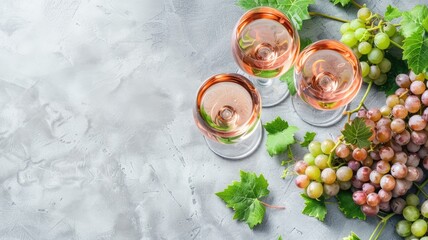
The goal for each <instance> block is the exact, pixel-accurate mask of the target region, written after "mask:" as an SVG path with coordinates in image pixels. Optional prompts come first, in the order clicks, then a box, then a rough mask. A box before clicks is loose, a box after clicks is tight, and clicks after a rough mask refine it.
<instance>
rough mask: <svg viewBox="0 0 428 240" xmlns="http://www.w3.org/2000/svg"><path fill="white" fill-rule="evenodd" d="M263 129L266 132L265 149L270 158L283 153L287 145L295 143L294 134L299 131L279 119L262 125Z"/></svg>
mask: <svg viewBox="0 0 428 240" xmlns="http://www.w3.org/2000/svg"><path fill="white" fill-rule="evenodd" d="M263 127H264V128H265V129H266V131H267V132H268V134H267V141H266V148H267V151H268V153H269V155H270V156H271V157H272V156H273V155H277V154H281V153H283V152H285V150H287V148H288V146H289V145H291V144H293V143H295V142H296V140H295V139H294V133H296V132H297V131H298V130H299V129H298V128H297V127H295V126H289V125H288V123H287V122H286V121H284V120H282V119H281V118H280V117H277V118H276V119H275V120H273V121H272V122H269V123H267V124H265V125H263Z"/></svg>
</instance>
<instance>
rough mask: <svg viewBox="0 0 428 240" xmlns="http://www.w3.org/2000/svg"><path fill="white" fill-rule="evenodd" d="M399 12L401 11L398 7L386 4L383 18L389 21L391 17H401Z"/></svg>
mask: <svg viewBox="0 0 428 240" xmlns="http://www.w3.org/2000/svg"><path fill="white" fill-rule="evenodd" d="M401 14H402V13H401V11H400V10H399V9H398V8H396V7H393V6H391V5H388V7H386V12H385V17H384V19H385V20H386V21H391V20H393V19H396V18H399V17H401Z"/></svg>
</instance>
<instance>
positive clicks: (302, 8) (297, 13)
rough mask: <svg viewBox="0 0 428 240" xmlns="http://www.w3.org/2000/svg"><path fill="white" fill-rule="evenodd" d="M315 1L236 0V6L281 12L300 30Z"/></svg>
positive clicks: (308, 17) (308, 16)
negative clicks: (271, 9) (268, 8)
mask: <svg viewBox="0 0 428 240" xmlns="http://www.w3.org/2000/svg"><path fill="white" fill-rule="evenodd" d="M313 3H315V0H238V5H239V6H241V7H242V8H244V9H251V8H254V7H258V6H269V7H273V8H276V9H278V10H279V11H281V12H283V13H284V14H285V15H286V16H287V17H288V18H289V19H290V20H291V22H292V23H293V25H294V27H295V28H296V29H298V30H300V29H301V28H302V23H303V20H307V19H310V18H311V17H310V15H309V12H308V7H309V5H310V4H313Z"/></svg>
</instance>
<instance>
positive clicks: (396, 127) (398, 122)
mask: <svg viewBox="0 0 428 240" xmlns="http://www.w3.org/2000/svg"><path fill="white" fill-rule="evenodd" d="M405 129H406V122H404V120H403V119H401V118H396V119H394V120H392V122H391V130H392V131H393V132H395V133H401V132H403V131H404V130H405Z"/></svg>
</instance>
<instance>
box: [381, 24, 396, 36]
mask: <svg viewBox="0 0 428 240" xmlns="http://www.w3.org/2000/svg"><path fill="white" fill-rule="evenodd" d="M383 31H384V32H385V33H386V34H387V35H388V37H392V36H394V34H395V33H396V32H397V29H396V28H395V26H394V25H393V24H392V23H386V25H385V26H383Z"/></svg>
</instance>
